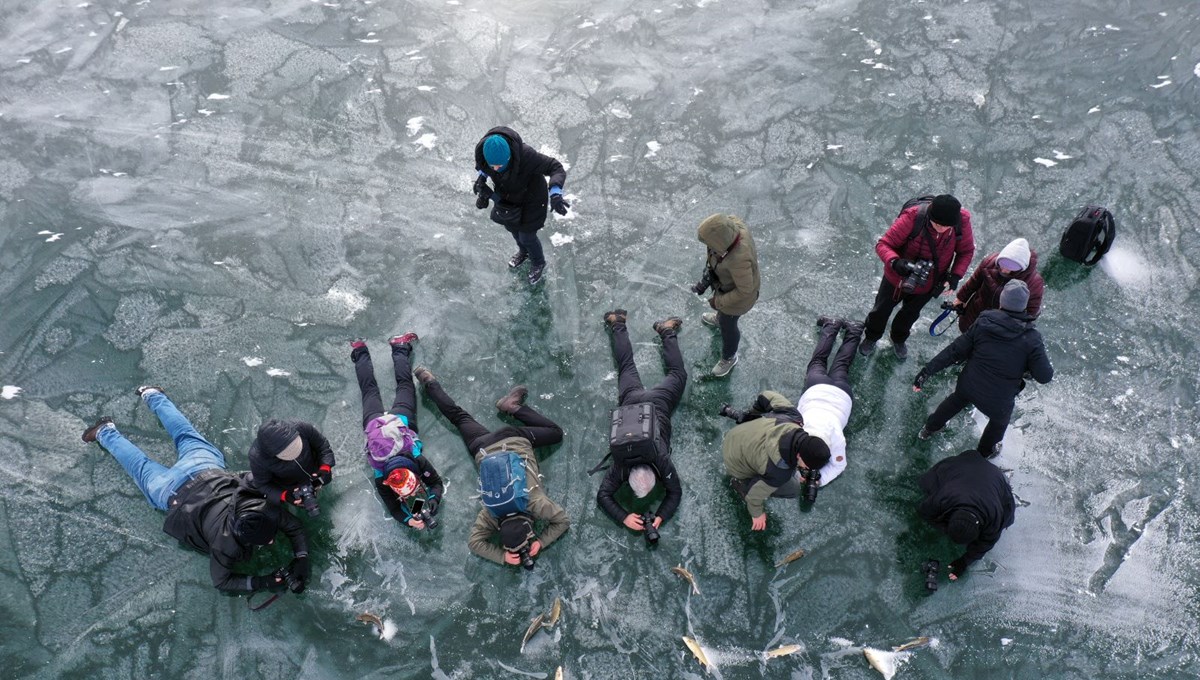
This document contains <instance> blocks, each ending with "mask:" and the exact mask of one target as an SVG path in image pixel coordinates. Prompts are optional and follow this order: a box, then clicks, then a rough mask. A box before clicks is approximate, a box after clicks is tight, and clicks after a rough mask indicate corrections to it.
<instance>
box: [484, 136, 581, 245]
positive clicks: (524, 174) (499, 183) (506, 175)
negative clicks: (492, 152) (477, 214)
mask: <svg viewBox="0 0 1200 680" xmlns="http://www.w3.org/2000/svg"><path fill="white" fill-rule="evenodd" d="M492 135H500V136H502V137H505V138H506V139H508V145H509V147H511V149H512V158H510V159H509V161H508V167H506V168H505V169H504V172H496V171H495V170H493V169H492V166H490V165H488V164H487V161H486V160H484V158H483V141H484V140H485V139H487V138H488V137H490V136H492ZM475 169H476V170H479V171H480V172H482V173H484V174H486V175H487V176H488V177H489V178H490V179H491V180H492V184H493V185H494V186H495V189H496V198H498V199H499V200H500V201H501V202H502V203H510V204H517V205H520V206H523V208H524V210H523V211H522V215H521V226H520V227H518V228H517V229H516V231H537V230H538V229H541V228H542V227H543V226H545V224H546V204H547V203H548V202H549V199H550V197H549V194H548V193H547V192H548V191H549V187H559V188H560V189H561V188H562V186H563V183H565V182H566V181H567V171H566V170H565V169H564V168H563V166H562V163H559V162H558V160H556V159H554V158H551V157H550V156H547V155H545V154H543V153H539V152H538V151H537V150H535V149H533V148H531V147H528V146H525V143H524V142H522V141H521V135H519V134H517V133H516V132H515V131H514V130H512V128H507V127H504V126H500V127H494V128H492V129H491V130H488V131H487V134H485V135H484V136H483V138H481V139H480V140H479V143H478V144H476V145H475ZM547 176H549V177H550V182H549V186H547V182H546V177H547Z"/></svg>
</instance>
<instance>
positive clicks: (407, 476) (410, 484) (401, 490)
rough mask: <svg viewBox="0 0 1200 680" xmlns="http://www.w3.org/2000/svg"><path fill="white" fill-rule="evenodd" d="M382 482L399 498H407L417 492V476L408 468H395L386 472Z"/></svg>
mask: <svg viewBox="0 0 1200 680" xmlns="http://www.w3.org/2000/svg"><path fill="white" fill-rule="evenodd" d="M383 483H384V484H386V485H388V486H389V487H391V489H392V491H395V492H396V495H397V496H399V497H401V498H408V497H409V496H411V495H413V494H414V493H416V492H417V476H416V475H414V474H413V473H412V470H409V469H408V468H396V469H395V470H392V471H391V472H390V473H388V476H387V478H386V479H384V480H383Z"/></svg>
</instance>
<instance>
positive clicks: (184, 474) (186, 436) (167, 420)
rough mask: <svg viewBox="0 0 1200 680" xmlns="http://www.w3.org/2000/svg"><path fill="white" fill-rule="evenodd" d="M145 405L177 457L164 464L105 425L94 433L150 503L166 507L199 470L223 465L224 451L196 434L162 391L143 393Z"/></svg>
mask: <svg viewBox="0 0 1200 680" xmlns="http://www.w3.org/2000/svg"><path fill="white" fill-rule="evenodd" d="M146 405H147V406H149V407H150V410H151V411H153V412H154V415H156V416H158V420H159V421H160V422H161V423H162V426H163V428H164V429H166V431H167V434H169V435H171V438H172V439H173V440H175V450H176V451H177V452H178V454H179V460H178V461H176V462H175V464H174V465H172V466H171V467H166V466H164V465H161V464H159V463H156V462H155V461H152V460H150V458H149V457H147V456H146V454H145V453H143V452H142V450H141V449H139V448H138V447H137V446H134V444H133V442H131V441H129V440H128V439H126V438H125V435H123V434H121V433H120V432H118V431H117V428H115V427H105V428H102V429H101V430H100V432H99V433H98V434H97V435H96V439H97V440H99V442H100V445H101V446H103V447H104V448H105V450H107V451H108V452H109V453H111V454H112V455H113V458H116V459H117V462H118V463H120V464H121V467H123V468H125V472H128V473H129V476H130V477H133V481H134V483H135V484H137V485H138V488H139V489H141V490H142V493H143V494H145V495H146V500H147V501H149V502H150V505H152V506H154V507H155V508H158V509H159V510H166V509H167V501H169V500H171V496H173V495H175V491H176V490H178V489H179V487H181V486H183V485H184V484H185V483H186V482H187V481H188V480H190V479H191V478H192V477H194V476H195V475H196V474H197V473H199V472H201V471H203V470H210V469H212V468H219V469H222V470H223V469H225V455H224V454H222V453H221V452H220V451H219V450H218V449H217V447H215V446H213V445H212V444H211V443H210V442H209V441H208V440H207V439H205V438H204V437H202V436H200V433H199V432H197V431H196V428H194V427H192V424H191V423H189V422H188V419H187V418H185V417H184V415H183V414H182V413H180V412H179V409H177V408H175V404H172V403H171V400H170V399H168V398H167V395H165V394H163V393H162V392H152V393H151V394H149V395H147V397H146Z"/></svg>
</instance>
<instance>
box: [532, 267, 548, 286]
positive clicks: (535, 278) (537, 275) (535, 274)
mask: <svg viewBox="0 0 1200 680" xmlns="http://www.w3.org/2000/svg"><path fill="white" fill-rule="evenodd" d="M545 272H546V263H545V262H543V263H541V264H531V265H529V285H531V286H533V285H536V284H537V283H538V282H539V281H541V280H542V274H544V273H545Z"/></svg>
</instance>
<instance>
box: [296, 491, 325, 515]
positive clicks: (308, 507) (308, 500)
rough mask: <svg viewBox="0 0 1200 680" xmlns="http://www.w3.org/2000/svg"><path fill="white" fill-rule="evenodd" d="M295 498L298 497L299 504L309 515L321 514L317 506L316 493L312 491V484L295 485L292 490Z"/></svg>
mask: <svg viewBox="0 0 1200 680" xmlns="http://www.w3.org/2000/svg"><path fill="white" fill-rule="evenodd" d="M293 493H294V494H295V496H296V498H299V499H300V504H301V505H303V506H304V510H305V511H306V512H307V513H308V516H309V517H316V516H317V515H319V514H321V509H320V508H318V507H317V494H316V492H314V491H313V487H312V484H304V485H302V486H298V487H296V489H295V490H294V491H293Z"/></svg>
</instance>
